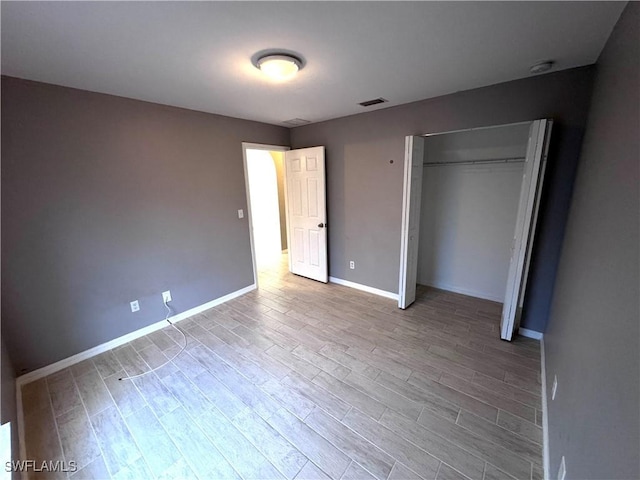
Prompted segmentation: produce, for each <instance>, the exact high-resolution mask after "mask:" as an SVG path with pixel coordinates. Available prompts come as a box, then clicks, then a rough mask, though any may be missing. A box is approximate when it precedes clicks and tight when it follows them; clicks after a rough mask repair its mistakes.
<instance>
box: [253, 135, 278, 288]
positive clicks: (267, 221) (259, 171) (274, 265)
mask: <svg viewBox="0 0 640 480" xmlns="http://www.w3.org/2000/svg"><path fill="white" fill-rule="evenodd" d="M242 149H243V154H244V167H245V182H246V188H247V208H248V219H249V231H250V237H251V250H252V255H253V269H254V278H255V281H256V284H257V283H259V280H258V279H259V276H260V275H264V274H266V273H267V272H269V271H275V270H278V269H279V268H281V266H282V265H283V261H284V262H285V263H286V258H285V256H286V254H287V251H288V244H287V241H288V238H287V221H286V202H285V172H284V168H285V167H284V152H285V151H287V150H289V148H288V147H284V146H277V145H262V144H250V143H243V144H242Z"/></svg>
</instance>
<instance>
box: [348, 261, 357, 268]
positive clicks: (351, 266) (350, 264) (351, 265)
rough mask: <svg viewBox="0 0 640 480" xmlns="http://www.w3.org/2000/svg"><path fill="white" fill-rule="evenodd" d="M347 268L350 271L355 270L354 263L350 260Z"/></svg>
mask: <svg viewBox="0 0 640 480" xmlns="http://www.w3.org/2000/svg"><path fill="white" fill-rule="evenodd" d="M349 268H350V269H351V270H355V269H356V262H354V261H353V260H351V261H350V262H349Z"/></svg>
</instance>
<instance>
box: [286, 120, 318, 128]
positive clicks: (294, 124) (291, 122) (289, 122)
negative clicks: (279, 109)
mask: <svg viewBox="0 0 640 480" xmlns="http://www.w3.org/2000/svg"><path fill="white" fill-rule="evenodd" d="M282 123H284V124H285V125H291V126H292V127H298V126H300V125H306V124H307V123H311V120H305V119H304V118H292V119H291V120H285V121H284V122H282Z"/></svg>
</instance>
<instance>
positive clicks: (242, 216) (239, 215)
mask: <svg viewBox="0 0 640 480" xmlns="http://www.w3.org/2000/svg"><path fill="white" fill-rule="evenodd" d="M238 218H244V210H242V209H240V210H238Z"/></svg>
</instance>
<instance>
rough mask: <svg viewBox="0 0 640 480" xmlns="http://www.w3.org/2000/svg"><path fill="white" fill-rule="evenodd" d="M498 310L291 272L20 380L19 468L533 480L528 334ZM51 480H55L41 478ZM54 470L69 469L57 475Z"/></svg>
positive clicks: (534, 360) (533, 353)
mask: <svg viewBox="0 0 640 480" xmlns="http://www.w3.org/2000/svg"><path fill="white" fill-rule="evenodd" d="M499 313H500V305H499V304H496V303H493V302H488V301H484V300H478V299H474V298H470V297H465V296H463V295H458V294H452V293H448V292H443V291H439V290H434V289H428V288H424V287H420V288H419V291H418V300H417V301H416V303H415V304H414V305H413V306H412V307H411V308H409V309H408V310H406V311H402V310H399V309H398V308H397V305H396V303H395V302H393V301H391V300H387V299H384V298H380V297H376V296H373V295H369V294H366V293H362V292H359V291H357V290H353V289H349V288H346V287H342V286H338V285H334V284H328V285H324V284H320V283H317V282H314V281H311V280H307V279H303V278H300V277H296V276H294V275H292V274H290V273H288V272H287V271H286V266H284V265H283V267H282V268H280V270H279V271H272V272H268V273H263V274H261V278H260V289H259V290H257V291H255V292H252V293H249V294H247V295H244V296H242V297H240V298H237V299H235V300H233V301H231V302H228V303H225V304H223V305H220V306H218V307H216V308H214V309H211V310H209V311H207V312H205V313H203V314H201V315H198V316H196V317H193V318H190V319H187V320H184V321H182V322H180V323H179V324H178V326H179V327H180V328H181V329H183V330H184V332H185V333H186V334H187V339H188V344H187V348H186V350H185V351H184V352H183V353H182V354H180V355H179V356H178V357H177V358H176V359H175V360H174V361H173V362H172V363H170V364H168V365H167V366H165V367H163V368H161V369H160V370H158V371H156V372H155V373H151V374H149V375H146V376H143V377H140V378H137V379H134V380H123V381H119V380H118V378H119V377H121V376H123V375H126V374H128V375H136V374H139V373H141V372H144V371H147V370H149V368H150V367H156V366H158V365H160V364H162V363H163V362H165V361H166V360H167V358H168V357H171V356H172V355H174V354H175V353H176V352H177V351H179V349H180V345H181V344H182V342H183V339H182V337H181V335H180V334H179V333H178V332H176V331H174V330H172V329H171V328H166V329H164V330H160V331H157V332H155V333H153V334H150V335H148V336H146V337H143V338H140V339H138V340H135V341H133V342H131V343H129V344H127V345H124V346H121V347H119V348H116V349H114V350H112V351H109V352H106V353H103V354H101V355H98V356H96V357H94V358H92V359H89V360H86V361H84V362H82V363H79V364H77V365H74V366H73V367H71V368H68V369H66V370H63V371H60V372H58V373H55V374H53V375H51V376H49V377H47V378H45V379H41V380H38V381H35V382H33V383H30V384H27V385H25V386H24V387H23V390H22V398H23V408H24V426H25V443H26V452H27V458H29V459H33V460H36V461H38V462H40V461H42V460H54V461H55V460H64V461H66V462H70V461H72V460H73V461H75V462H77V465H78V467H79V470H78V471H77V472H76V473H75V474H72V475H71V474H70V477H69V478H73V479H80V478H114V479H120V478H122V479H124V478H132V479H138V478H201V479H217V478H225V479H226V478H234V479H236V478H242V479H272V478H287V479H294V478H295V479H299V480H307V479H325V478H335V479H379V480H386V479H419V478H423V479H433V478H437V479H441V480H444V479H459V478H470V479H479V480H481V479H484V480H490V479H498V478H512V477H514V478H518V479H539V478H542V476H543V474H542V467H541V463H542V452H541V451H542V447H541V443H542V440H541V438H542V433H541V428H540V425H541V417H542V412H541V400H540V351H539V344H538V342H537V341H534V340H529V339H524V338H518V339H516V341H514V342H513V343H506V342H502V341H501V340H499V333H498V326H499ZM50 476H54V477H55V475H50ZM59 476H60V477H64V476H66V475H59Z"/></svg>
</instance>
